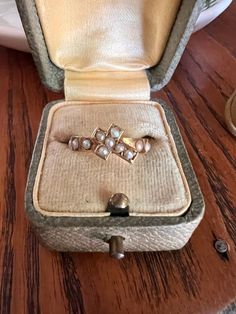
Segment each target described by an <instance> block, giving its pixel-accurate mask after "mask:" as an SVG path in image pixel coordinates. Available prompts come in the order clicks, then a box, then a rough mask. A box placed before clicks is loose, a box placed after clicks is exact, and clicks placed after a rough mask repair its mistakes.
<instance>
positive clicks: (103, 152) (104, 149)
mask: <svg viewBox="0 0 236 314" xmlns="http://www.w3.org/2000/svg"><path fill="white" fill-rule="evenodd" d="M98 154H99V155H100V156H101V157H103V158H105V157H106V156H107V155H108V154H109V150H108V149H107V147H106V146H101V147H99V149H98Z"/></svg>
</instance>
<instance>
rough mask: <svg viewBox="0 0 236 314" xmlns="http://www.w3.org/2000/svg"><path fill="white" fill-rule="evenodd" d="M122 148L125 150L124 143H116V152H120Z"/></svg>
mask: <svg viewBox="0 0 236 314" xmlns="http://www.w3.org/2000/svg"><path fill="white" fill-rule="evenodd" d="M124 150H125V146H124V144H121V143H120V144H116V146H115V151H116V152H117V153H122V152H123V151H124Z"/></svg>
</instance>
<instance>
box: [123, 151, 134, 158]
mask: <svg viewBox="0 0 236 314" xmlns="http://www.w3.org/2000/svg"><path fill="white" fill-rule="evenodd" d="M124 157H125V159H127V160H131V159H132V158H133V157H134V153H133V152H132V151H131V150H126V151H125V153H124Z"/></svg>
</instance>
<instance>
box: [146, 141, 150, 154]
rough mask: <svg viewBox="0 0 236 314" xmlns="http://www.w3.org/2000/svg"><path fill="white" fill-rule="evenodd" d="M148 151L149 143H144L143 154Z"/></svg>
mask: <svg viewBox="0 0 236 314" xmlns="http://www.w3.org/2000/svg"><path fill="white" fill-rule="evenodd" d="M150 149H151V144H150V143H149V142H146V143H145V145H144V150H145V153H147V152H149V150H150Z"/></svg>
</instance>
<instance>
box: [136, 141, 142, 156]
mask: <svg viewBox="0 0 236 314" xmlns="http://www.w3.org/2000/svg"><path fill="white" fill-rule="evenodd" d="M135 148H136V149H137V151H138V152H139V153H140V152H141V151H142V150H143V149H144V144H143V141H142V140H137V142H136V143H135Z"/></svg>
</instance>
